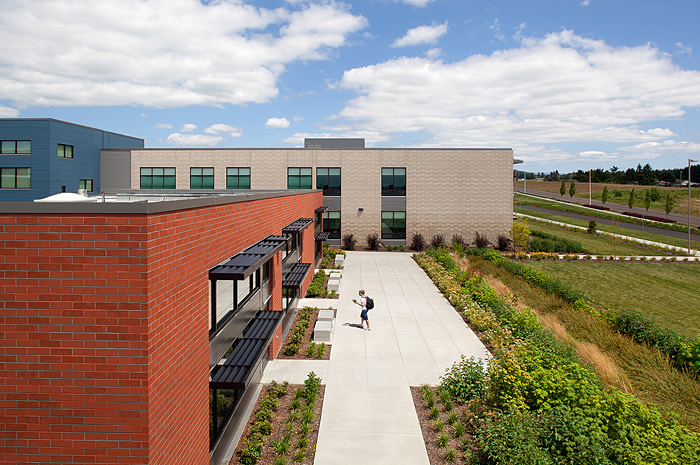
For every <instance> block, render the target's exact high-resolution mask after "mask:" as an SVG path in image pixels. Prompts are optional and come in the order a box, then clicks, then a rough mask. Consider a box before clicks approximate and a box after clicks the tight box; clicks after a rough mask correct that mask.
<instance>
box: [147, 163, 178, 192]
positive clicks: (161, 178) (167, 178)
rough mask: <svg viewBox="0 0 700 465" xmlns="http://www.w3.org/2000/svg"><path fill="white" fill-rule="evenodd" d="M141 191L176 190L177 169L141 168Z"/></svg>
mask: <svg viewBox="0 0 700 465" xmlns="http://www.w3.org/2000/svg"><path fill="white" fill-rule="evenodd" d="M141 189H175V168H141Z"/></svg>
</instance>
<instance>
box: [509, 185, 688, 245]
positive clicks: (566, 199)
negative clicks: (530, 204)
mask: <svg viewBox="0 0 700 465" xmlns="http://www.w3.org/2000/svg"><path fill="white" fill-rule="evenodd" d="M515 190H516V191H517V192H523V188H522V187H517V188H516V189H515ZM527 193H528V194H532V195H537V196H540V197H546V198H549V199H554V200H559V201H562V198H561V195H559V194H552V193H551V192H545V191H538V190H534V189H528V190H527ZM640 200H641V199H638V200H637V201H640ZM563 201H564V202H569V203H577V204H579V205H587V204H588V199H583V198H581V197H573V198H572V197H569V196H568V195H567V196H565V197H564V199H563ZM593 205H601V206H602V205H603V202H600V201H599V200H593ZM605 206H606V207H608V208H610V209H611V210H613V211H616V212H628V211H630V209H629V208H628V207H626V206H624V205H620V204H615V203H606V204H605ZM632 211H633V212H635V213H639V214H640V215H644V214H646V213H647V211H646V210H645V209H644V208H641V207H634V208H632ZM649 213H650V214H651V215H654V216H658V217H660V218H667V219H671V220H674V221H676V222H678V223H681V224H688V215H679V214H678V213H670V214H668V215H667V214H666V212H662V211H658V210H649ZM690 224H692V225H693V226H695V227H700V217H698V216H692V215H691V216H690ZM686 237H687V235H686Z"/></svg>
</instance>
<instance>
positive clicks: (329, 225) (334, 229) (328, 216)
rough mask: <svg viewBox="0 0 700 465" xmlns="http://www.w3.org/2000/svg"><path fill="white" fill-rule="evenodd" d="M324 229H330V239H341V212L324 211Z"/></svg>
mask: <svg viewBox="0 0 700 465" xmlns="http://www.w3.org/2000/svg"><path fill="white" fill-rule="evenodd" d="M323 230H324V231H328V232H329V233H330V234H329V235H328V239H340V212H331V211H325V212H323Z"/></svg>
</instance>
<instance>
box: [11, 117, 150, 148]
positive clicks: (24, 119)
mask: <svg viewBox="0 0 700 465" xmlns="http://www.w3.org/2000/svg"><path fill="white" fill-rule="evenodd" d="M0 121H53V122H56V123H63V124H70V125H71V126H78V127H80V128H86V129H93V130H95V131H102V132H107V133H109V134H114V135H117V136H122V137H128V138H129V139H135V140H140V141H141V142H144V139H141V138H140V137H134V136H129V135H126V134H121V133H119V132H114V131H107V130H106V129H100V128H93V127H92V126H85V125H84V124H75V123H71V122H70V121H63V120H61V119H56V118H0ZM122 150H123V149H122Z"/></svg>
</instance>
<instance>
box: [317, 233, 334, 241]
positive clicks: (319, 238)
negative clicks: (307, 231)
mask: <svg viewBox="0 0 700 465" xmlns="http://www.w3.org/2000/svg"><path fill="white" fill-rule="evenodd" d="M330 235H331V233H329V232H328V231H321V232H319V233H318V234H316V238H315V239H316V240H317V241H325V240H327V239H328V236H330Z"/></svg>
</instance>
